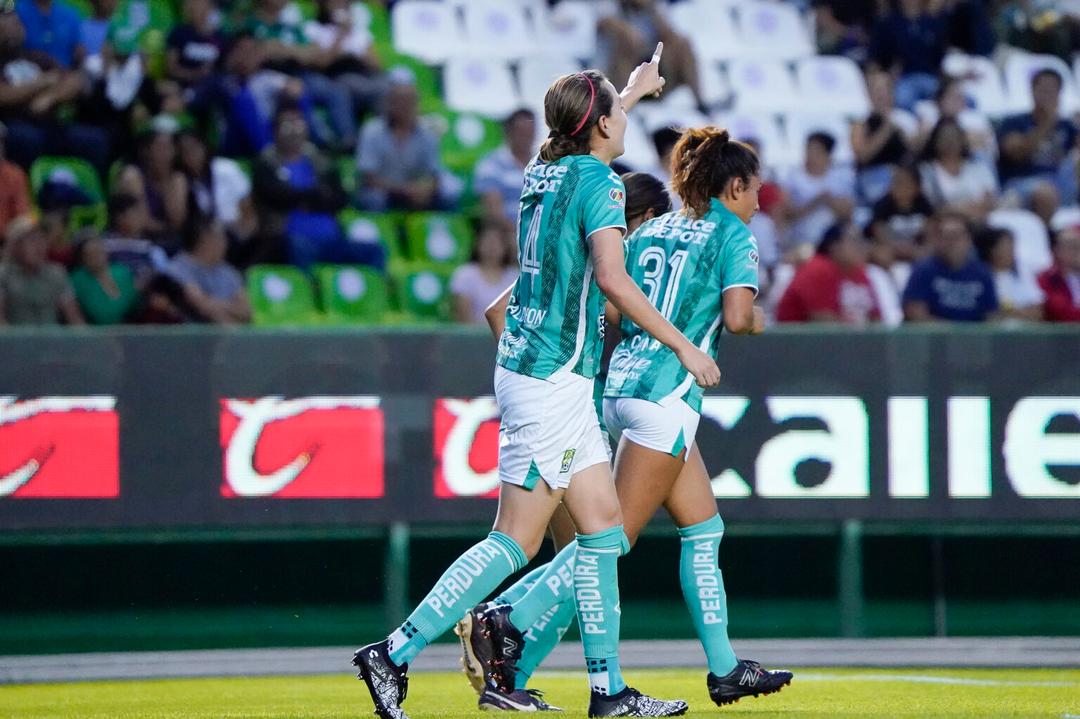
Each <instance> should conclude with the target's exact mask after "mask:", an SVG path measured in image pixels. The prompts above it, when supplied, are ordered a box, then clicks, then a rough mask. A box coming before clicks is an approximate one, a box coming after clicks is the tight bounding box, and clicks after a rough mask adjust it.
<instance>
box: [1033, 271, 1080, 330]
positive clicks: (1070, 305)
mask: <svg viewBox="0 0 1080 719" xmlns="http://www.w3.org/2000/svg"><path fill="white" fill-rule="evenodd" d="M1039 287H1041V288H1042V291H1043V294H1045V295H1046V303H1045V304H1044V305H1043V315H1044V316H1045V317H1046V319H1047V321H1049V322H1080V275H1077V274H1075V273H1072V274H1067V273H1066V272H1065V271H1064V270H1062V269H1061V265H1054V266H1053V267H1051V268H1050V269H1048V270H1046V271H1045V272H1043V273H1042V274H1041V275H1039Z"/></svg>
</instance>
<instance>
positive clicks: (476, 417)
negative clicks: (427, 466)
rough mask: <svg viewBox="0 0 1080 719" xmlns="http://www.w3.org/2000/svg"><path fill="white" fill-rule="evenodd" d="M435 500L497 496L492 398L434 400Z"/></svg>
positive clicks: (496, 444)
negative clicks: (438, 498) (437, 498)
mask: <svg viewBox="0 0 1080 719" xmlns="http://www.w3.org/2000/svg"><path fill="white" fill-rule="evenodd" d="M434 423H435V496H436V497H443V498H449V497H498V496H499V466H498V465H499V408H498V407H497V406H496V405H495V398H494V397H490V396H487V397H476V398H474V399H445V398H444V399H436V400H435V416H434Z"/></svg>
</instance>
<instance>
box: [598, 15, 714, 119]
mask: <svg viewBox="0 0 1080 719" xmlns="http://www.w3.org/2000/svg"><path fill="white" fill-rule="evenodd" d="M661 10H662V8H661V6H660V4H659V3H658V2H657V0H619V4H618V12H617V13H616V14H614V15H606V16H604V17H601V18H600V21H599V22H598V23H597V25H596V30H597V33H598V35H599V44H598V51H597V54H598V56H599V57H598V58H597V59H596V64H597V65H598V66H599V67H603V68H606V70H607V75H608V77H611V78H617V80H616V82H621V81H622V78H625V77H630V73H631V72H633V70H634V68H636V67H637V66H638V65H639V64H640V63H642V62H647V61H648V60H649V58H650V57H652V54H653V50H654V49H655V48H656V43H658V42H663V43H664V77H665V79H666V80H667V85H666V86H665V87H666V88H667V89H674V88H676V87H680V86H682V85H685V86H686V87H688V88H689V89H690V92H691V93H693V96H694V100H695V101H696V102H697V108H698V111H699V112H701V113H702V114H703V115H708V114H709V108H708V106H707V105H706V104H705V101H704V99H703V98H702V94H701V83H700V81H699V78H698V65H697V58H696V57H695V55H694V50H693V48H692V47H691V46H690V41H689V40H688V39H687V38H686V37H685V36H683V35H680V34H679V33H678V32H676V31H675V29H674V28H673V27H672V26H671V23H669V22H668V21H667V18H665V17H664V14H663V12H662V11H661Z"/></svg>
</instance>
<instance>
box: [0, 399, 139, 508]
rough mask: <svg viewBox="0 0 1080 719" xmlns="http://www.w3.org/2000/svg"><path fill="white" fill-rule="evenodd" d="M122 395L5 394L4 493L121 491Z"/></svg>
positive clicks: (0, 490)
mask: <svg viewBox="0 0 1080 719" xmlns="http://www.w3.org/2000/svg"><path fill="white" fill-rule="evenodd" d="M119 427H120V423H119V420H118V418H117V414H116V397H113V396H111V395H90V396H83V397H33V398H28V399H24V400H17V399H16V398H15V397H12V396H0V497H15V498H53V499H61V498H63V499H69V498H106V499H109V498H114V497H118V496H119V495H120V458H119V457H120V440H119V432H120V428H119Z"/></svg>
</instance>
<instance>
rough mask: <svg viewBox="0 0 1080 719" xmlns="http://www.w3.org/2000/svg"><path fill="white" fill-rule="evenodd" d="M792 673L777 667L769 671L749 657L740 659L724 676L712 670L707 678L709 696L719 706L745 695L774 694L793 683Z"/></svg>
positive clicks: (735, 700)
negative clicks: (717, 674)
mask: <svg viewBox="0 0 1080 719" xmlns="http://www.w3.org/2000/svg"><path fill="white" fill-rule="evenodd" d="M792 676H793V675H792V673H791V672H788V671H784V670H782V669H777V670H774V671H769V670H767V669H763V668H762V667H761V665H760V664H758V663H757V662H754V661H750V660H749V659H740V660H739V663H738V664H736V665H735V668H734V669H732V670H731V671H730V672H728V673H727V674H725V675H724V676H722V677H718V676H716V675H715V674H713V673H712V672H709V676H708V677H707V678H706V680H705V681H706V683H707V684H708V685H709V696H710V697H711V698H712V700H713V701H714V702H716V704H717V705H718V706H724V705H725V704H732V703H734V702H737V701H739V700H740V699H742V698H743V697H756V696H759V695H761V694H774V693H776V692H778V691H780V690H781V689H783V688H784V687H785V686H787V685H788V684H790V683H791V679H792Z"/></svg>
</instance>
